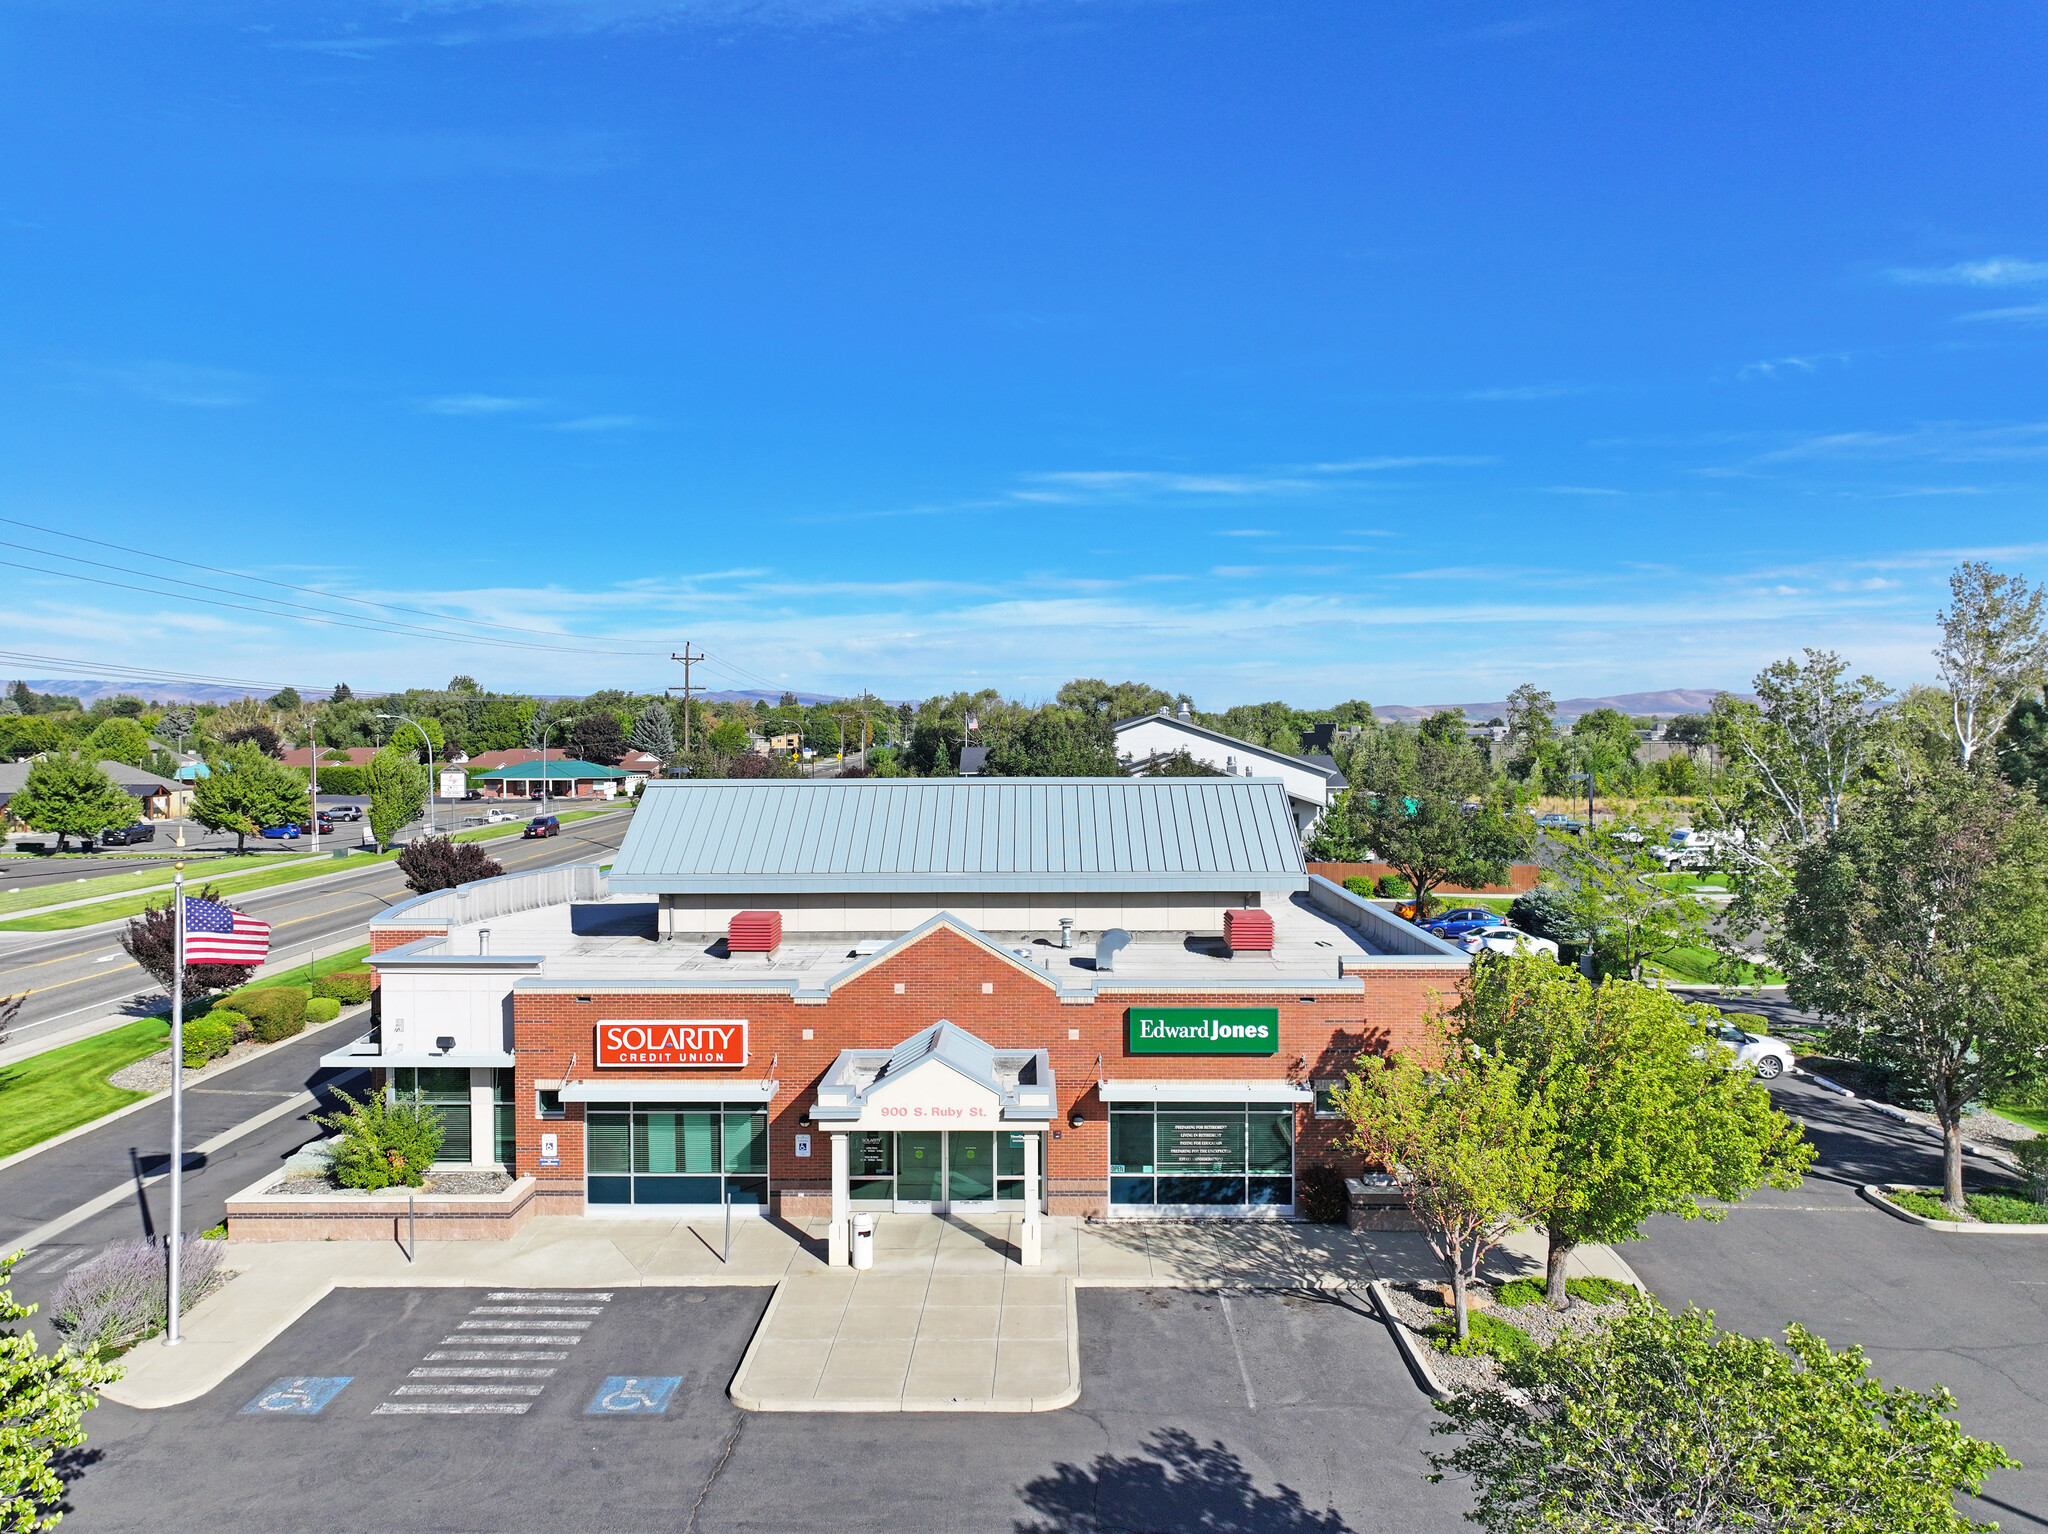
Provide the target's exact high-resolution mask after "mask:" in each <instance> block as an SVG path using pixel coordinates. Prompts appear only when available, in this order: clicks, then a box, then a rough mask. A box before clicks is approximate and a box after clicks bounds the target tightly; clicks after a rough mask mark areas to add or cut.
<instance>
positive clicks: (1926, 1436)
mask: <svg viewBox="0 0 2048 1534" xmlns="http://www.w3.org/2000/svg"><path fill="white" fill-rule="evenodd" d="M1785 1343H1786V1345H1785V1347H1784V1348H1783V1349H1782V1350H1781V1349H1780V1348H1778V1347H1777V1346H1775V1345H1774V1344H1772V1343H1771V1342H1770V1341H1769V1340H1768V1339H1765V1338H1760V1337H1745V1336H1741V1335H1739V1334H1737V1333H1733V1332H1722V1331H1717V1330H1716V1329H1715V1327H1714V1318H1713V1316H1712V1314H1711V1313H1709V1312H1706V1311H1699V1310H1688V1311H1686V1312H1684V1313H1683V1314H1681V1315H1672V1314H1671V1313H1669V1312H1668V1311H1665V1310H1662V1309H1660V1308H1659V1307H1657V1306H1656V1305H1655V1303H1654V1302H1652V1301H1648V1300H1639V1301H1637V1302H1635V1303H1634V1304H1633V1305H1632V1306H1631V1308H1630V1310H1629V1312H1628V1314H1627V1315H1625V1316H1623V1317H1621V1318H1619V1319H1618V1320H1615V1321H1613V1322H1611V1323H1609V1324H1608V1325H1607V1326H1605V1327H1601V1328H1599V1329H1598V1330H1593V1331H1588V1332H1569V1331H1568V1332H1566V1333H1564V1334H1563V1335H1562V1336H1561V1337H1560V1338H1559V1340H1558V1341H1556V1342H1555V1343H1553V1344H1552V1345H1551V1346H1549V1347H1547V1348H1537V1349H1531V1350H1529V1351H1528V1352H1526V1353H1522V1354H1519V1355H1517V1356H1515V1357H1513V1358H1510V1359H1508V1360H1506V1362H1505V1364H1504V1366H1503V1379H1502V1381H1501V1383H1500V1384H1498V1385H1495V1386H1492V1387H1490V1388H1487V1389H1483V1390H1475V1391H1466V1392H1463V1393H1461V1394H1458V1395H1455V1396H1452V1397H1451V1398H1450V1399H1448V1400H1446V1401H1444V1402H1442V1403H1440V1404H1439V1406H1438V1408H1437V1409H1438V1410H1439V1411H1441V1412H1442V1413H1443V1414H1444V1416H1445V1418H1446V1419H1447V1420H1445V1421H1443V1422H1440V1423H1438V1424H1437V1426H1436V1431H1437V1432H1438V1433H1443V1434H1459V1435H1462V1437H1463V1439H1464V1442H1463V1443H1462V1444H1460V1445H1459V1446H1458V1448H1457V1449H1456V1450H1454V1451H1453V1452H1452V1453H1449V1454H1432V1455H1430V1463H1431V1465H1432V1466H1433V1467H1434V1469H1435V1474H1434V1475H1432V1476H1431V1479H1432V1480H1440V1479H1442V1478H1443V1476H1444V1475H1445V1474H1446V1473H1455V1474H1457V1475H1460V1476H1469V1477H1470V1478H1471V1479H1472V1481H1473V1483H1474V1484H1475V1485H1476V1487H1477V1489H1478V1502H1477V1506H1476V1507H1475V1508H1474V1510H1473V1511H1472V1512H1470V1513H1468V1514H1467V1515H1466V1516H1467V1517H1468V1518H1470V1519H1471V1520H1472V1521H1473V1522H1474V1523H1476V1524H1477V1525H1479V1527H1481V1528H1483V1529H1488V1530H1493V1531H1496V1534H1533V1531H1535V1530H1539V1529H1540V1530H1546V1531H1550V1530H1554V1531H1557V1534H1615V1531H1619V1530H1631V1531H1651V1530H1655V1531H1671V1534H1679V1531H1687V1534H1719V1531H1723V1530H1728V1531H1733V1530H1750V1531H1756V1534H1766V1531H1774V1534H1823V1531H1825V1534H1902V1531H1904V1530H1908V1529H1911V1530H1914V1531H1916V1534H1964V1531H1972V1530H1988V1529H1993V1528H1996V1527H1997V1525H1995V1524H1986V1523H1976V1522H1973V1521H1972V1520H1970V1519H1969V1518H1966V1517H1965V1516H1964V1515H1963V1514H1962V1513H1960V1512H1958V1511H1957V1509H1956V1506H1955V1495H1956V1493H1957V1492H1970V1493H1975V1492H1977V1491H1979V1490H1981V1489H1982V1487H1983V1485H1984V1481H1985V1478H1986V1477H1987V1476H1989V1475H1990V1474H1991V1472H1993V1471H1994V1470H2001V1469H2017V1468H2018V1461H2016V1460H2014V1459H2012V1458H2011V1457H2010V1456H2008V1455H2007V1454H2006V1453H2005V1451H2004V1450H2003V1449H2001V1448H1999V1447H1998V1445H1996V1444H1993V1443H1986V1442H1984V1441H1983V1440H1981V1439H1976V1438H1971V1437H1969V1436H1968V1435H1967V1434H1965V1433H1964V1432H1963V1430H1962V1427H1961V1426H1960V1425H1959V1424H1958V1423H1957V1422H1956V1421H1955V1420H1954V1419H1953V1418H1952V1417H1951V1416H1950V1415H1949V1413H1951V1412H1953V1411H1954V1410H1955V1404H1956V1402H1955V1397H1954V1396H1952V1395H1951V1394H1949V1392H1948V1391H1947V1390H1945V1389H1940V1388H1936V1389H1934V1390H1930V1391H1925V1392H1921V1391H1912V1390H1905V1389H1891V1390H1887V1389H1886V1388H1885V1387H1884V1382H1883V1381H1882V1380H1879V1379H1878V1378H1877V1377H1876V1376H1875V1375H1873V1374H1871V1372H1870V1368H1869V1365H1868V1364H1867V1363H1866V1362H1865V1360H1864V1356H1863V1351H1862V1349H1860V1348H1847V1349H1844V1350H1842V1351H1840V1352H1837V1351H1835V1350H1834V1349H1832V1348H1830V1347H1829V1346H1828V1345H1827V1343H1825V1342H1824V1341H1822V1340H1821V1339H1820V1338H1818V1337H1816V1336H1814V1335H1813V1334H1812V1333H1811V1332H1809V1331H1807V1330H1806V1329H1805V1328H1804V1327H1801V1326H1798V1325H1794V1326H1793V1327H1792V1328H1791V1329H1790V1330H1789V1331H1788V1332H1787V1333H1786V1336H1785Z"/></svg>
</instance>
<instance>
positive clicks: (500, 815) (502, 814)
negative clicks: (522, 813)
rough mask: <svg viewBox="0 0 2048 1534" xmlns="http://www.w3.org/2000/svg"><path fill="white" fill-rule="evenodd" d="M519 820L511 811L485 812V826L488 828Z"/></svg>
mask: <svg viewBox="0 0 2048 1534" xmlns="http://www.w3.org/2000/svg"><path fill="white" fill-rule="evenodd" d="M517 819H519V817H518V816H517V815H515V814H513V813H512V812H511V811H510V810H485V811H484V824H485V825H487V826H502V825H504V824H505V823H506V822H507V821H513V820H517Z"/></svg>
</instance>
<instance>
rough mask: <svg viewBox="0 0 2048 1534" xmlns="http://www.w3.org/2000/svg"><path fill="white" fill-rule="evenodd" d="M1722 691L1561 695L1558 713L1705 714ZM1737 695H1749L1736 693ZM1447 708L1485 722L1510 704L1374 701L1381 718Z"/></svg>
mask: <svg viewBox="0 0 2048 1534" xmlns="http://www.w3.org/2000/svg"><path fill="white" fill-rule="evenodd" d="M1720 695H1721V691H1720V689H1718V688H1716V689H1712V690H1707V689H1702V688H1698V687H1667V688H1666V689H1665V690H1664V691H1662V692H1618V693H1614V694H1612V695H1610V696H1608V697H1605V698H1561V699H1559V700H1558V704H1557V717H1558V718H1559V719H1562V720H1567V721H1569V720H1573V719H1576V718H1578V717H1579V716H1580V715H1581V714H1590V713H1592V712H1593V710H1594V709H1596V708H1618V709H1620V710H1621V711H1622V712H1623V713H1624V714H1704V713H1706V712H1707V711H1708V710H1709V709H1711V708H1712V707H1713V706H1714V699H1716V698H1718V697H1719V696H1720ZM1736 696H1737V697H1748V696H1749V695H1748V694H1747V693H1737V694H1736ZM1445 709H1450V710H1451V711H1452V712H1454V713H1460V714H1463V715H1464V716H1465V717H1466V718H1467V719H1471V720H1475V721H1478V722H1481V723H1483V722H1485V721H1486V720H1488V719H1496V718H1500V719H1505V718H1506V717H1507V709H1508V704H1507V699H1505V698H1502V699H1501V700H1499V701H1498V702H1495V703H1429V704H1423V705H1421V706H1417V705H1415V704H1412V703H1387V704H1374V705H1373V710H1372V711H1373V713H1374V714H1375V715H1377V716H1378V717H1379V718H1381V719H1427V718H1428V717H1429V716H1430V715H1431V714H1440V713H1442V712H1443V711H1444V710H1445Z"/></svg>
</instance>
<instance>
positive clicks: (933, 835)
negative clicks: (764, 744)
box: [611, 778, 1308, 894]
mask: <svg viewBox="0 0 2048 1534" xmlns="http://www.w3.org/2000/svg"><path fill="white" fill-rule="evenodd" d="M1307 882H1308V881H1307V870H1306V869H1305V868H1304V867H1303V866H1302V861H1301V848H1300V844H1299V843H1298V841H1297V840H1296V838H1295V832H1294V821H1293V817H1292V815H1291V814H1290V813H1289V810H1288V804H1287V793H1286V788H1285V786H1284V785H1283V784H1281V783H1280V782H1279V781H1278V780H1276V779H1271V778H879V779H877V778H865V779H852V780H836V781H835V780H828V781H825V782H822V783H820V782H802V781H792V780H784V779H770V780H765V781H763V780H753V781H748V780H744V779H743V780H737V781H734V780H716V781H705V782H697V783H692V782H674V781H669V782H654V783H650V784H648V785H647V791H646V794H645V797H644V798H643V799H642V801H641V804H640V808H639V810H638V812H637V813H636V814H635V815H634V817H633V824H632V827H631V829H630V830H628V832H627V833H626V840H625V844H624V845H623V846H622V847H621V848H620V849H619V855H618V857H617V859H616V860H615V861H614V863H613V865H612V874H611V887H612V888H613V889H615V890H620V891H633V892H638V893H642V894H646V893H655V892H660V893H671V894H683V893H698V892H740V891H749V890H753V891H770V890H772V891H775V892H778V893H786V894H797V893H806V892H819V893H829V892H833V891H840V892H853V891H877V892H880V891H900V892H916V891H923V890H930V891H960V890H966V891H976V890H983V891H1029V890H1047V891H1050V890H1075V889H1103V890H1117V889H1121V890H1254V889H1305V888H1307Z"/></svg>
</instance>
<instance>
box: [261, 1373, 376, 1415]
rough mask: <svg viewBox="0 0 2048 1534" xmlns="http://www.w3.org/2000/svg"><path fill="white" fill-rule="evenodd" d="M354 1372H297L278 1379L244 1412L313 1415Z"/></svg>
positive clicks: (337, 1393)
mask: <svg viewBox="0 0 2048 1534" xmlns="http://www.w3.org/2000/svg"><path fill="white" fill-rule="evenodd" d="M354 1378H355V1376H354V1375H353V1374H341V1375H326V1376H320V1375H304V1374H301V1375H295V1376H292V1377H290V1378H287V1379H281V1380H278V1381H277V1382H276V1383H275V1384H273V1385H272V1386H271V1387H270V1388H269V1389H268V1390H266V1391H264V1392H263V1394H261V1395H260V1396H258V1397H257V1398H256V1399H255V1400H253V1401H251V1402H250V1403H249V1404H248V1405H247V1406H245V1407H243V1408H242V1411H241V1415H243V1416H245V1417H246V1416H249V1415H251V1414H252V1413H253V1414H255V1415H257V1416H275V1417H312V1416H316V1415H318V1414H319V1411H320V1409H321V1408H322V1407H323V1406H325V1405H326V1404H327V1403H328V1402H329V1401H331V1400H333V1399H334V1398H335V1397H336V1396H338V1395H340V1394H341V1387H342V1386H344V1385H346V1384H347V1383H348V1382H349V1381H350V1380H352V1379H354Z"/></svg>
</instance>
